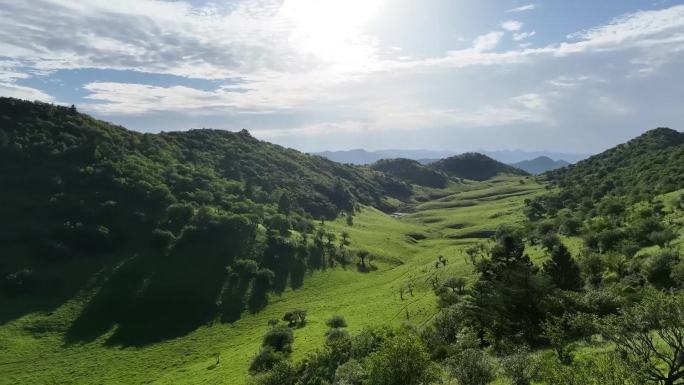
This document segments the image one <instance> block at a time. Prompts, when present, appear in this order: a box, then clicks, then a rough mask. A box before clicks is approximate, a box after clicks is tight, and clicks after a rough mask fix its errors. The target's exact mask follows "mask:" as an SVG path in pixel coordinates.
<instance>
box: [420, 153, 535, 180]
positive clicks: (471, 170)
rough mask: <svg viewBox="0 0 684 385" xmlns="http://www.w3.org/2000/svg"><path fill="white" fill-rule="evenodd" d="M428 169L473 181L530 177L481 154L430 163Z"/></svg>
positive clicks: (465, 155) (462, 155)
mask: <svg viewBox="0 0 684 385" xmlns="http://www.w3.org/2000/svg"><path fill="white" fill-rule="evenodd" d="M428 167H430V168H432V169H435V170H438V171H441V172H444V173H446V174H447V175H449V176H453V177H457V178H465V179H472V180H479V181H482V180H486V179H490V178H493V177H495V176H497V175H501V174H509V175H528V173H527V172H525V171H523V170H520V169H518V168H515V167H513V166H509V165H506V164H503V163H501V162H497V161H496V160H494V159H492V158H490V157H488V156H486V155H482V154H479V153H465V154H461V155H456V156H452V157H450V158H446V159H441V160H438V161H436V162H434V163H430V164H429V165H428Z"/></svg>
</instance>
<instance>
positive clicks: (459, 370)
mask: <svg viewBox="0 0 684 385" xmlns="http://www.w3.org/2000/svg"><path fill="white" fill-rule="evenodd" d="M447 365H448V367H449V372H450V373H451V375H452V376H453V377H454V378H456V380H458V383H459V385H487V384H489V383H490V382H492V381H494V379H495V378H496V375H495V371H494V365H493V364H492V362H491V360H490V359H489V357H488V356H487V355H486V354H485V353H484V352H483V351H481V350H479V349H466V350H463V351H461V352H460V353H458V354H456V355H455V356H454V357H452V358H451V359H449V360H448V361H447Z"/></svg>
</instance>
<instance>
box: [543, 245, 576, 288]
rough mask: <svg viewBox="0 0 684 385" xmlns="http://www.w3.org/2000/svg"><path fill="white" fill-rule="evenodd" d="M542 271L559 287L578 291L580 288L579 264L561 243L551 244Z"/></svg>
mask: <svg viewBox="0 0 684 385" xmlns="http://www.w3.org/2000/svg"><path fill="white" fill-rule="evenodd" d="M543 271H544V274H546V275H547V276H548V277H549V278H550V279H551V281H552V282H553V283H554V285H556V287H558V288H559V289H562V290H572V291H579V290H580V289H581V288H582V276H581V273H580V268H579V265H577V262H575V260H574V259H573V258H572V255H570V252H569V251H568V248H567V247H566V246H565V245H564V244H562V243H558V244H556V245H555V246H553V248H552V249H551V258H550V259H549V260H548V261H546V262H544V265H543Z"/></svg>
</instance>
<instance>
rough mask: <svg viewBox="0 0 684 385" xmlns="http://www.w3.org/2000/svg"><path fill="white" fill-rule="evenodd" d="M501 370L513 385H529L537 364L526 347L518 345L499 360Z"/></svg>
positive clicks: (537, 366)
mask: <svg viewBox="0 0 684 385" xmlns="http://www.w3.org/2000/svg"><path fill="white" fill-rule="evenodd" d="M501 369H502V370H503V373H504V375H505V376H506V377H508V379H509V380H510V381H511V382H512V384H513V385H530V383H531V382H532V379H533V378H534V376H535V375H536V374H537V371H538V369H539V362H538V360H536V359H535V358H534V357H533V356H532V355H531V354H530V348H529V347H528V346H527V345H518V346H516V347H515V348H514V350H513V352H512V353H511V354H509V355H507V356H505V357H503V358H502V359H501Z"/></svg>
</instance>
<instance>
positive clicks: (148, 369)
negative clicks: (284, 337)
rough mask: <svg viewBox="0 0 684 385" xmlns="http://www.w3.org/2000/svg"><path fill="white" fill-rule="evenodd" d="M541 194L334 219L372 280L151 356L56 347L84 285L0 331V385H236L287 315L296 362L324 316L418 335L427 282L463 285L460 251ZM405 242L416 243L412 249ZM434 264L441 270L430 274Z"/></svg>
mask: <svg viewBox="0 0 684 385" xmlns="http://www.w3.org/2000/svg"><path fill="white" fill-rule="evenodd" d="M521 180H522V181H524V182H525V184H520V181H521ZM542 191H543V189H542V186H541V185H539V184H538V183H537V182H535V181H534V179H531V178H528V179H525V178H518V177H501V178H498V179H494V180H492V181H487V182H470V183H469V184H466V185H454V186H451V187H450V188H447V189H444V190H435V191H431V192H430V193H426V195H427V196H429V195H430V194H434V195H435V199H433V200H428V201H425V202H420V203H418V202H416V203H414V204H410V205H409V206H407V207H405V208H403V209H402V210H406V211H408V212H409V214H408V215H407V216H405V217H403V218H401V219H396V218H393V217H392V216H391V215H388V214H385V213H382V212H381V211H378V210H377V209H374V208H372V207H368V206H366V207H363V208H361V209H360V211H359V212H358V213H357V214H356V215H355V217H354V224H353V225H352V226H348V225H347V224H346V222H345V220H344V219H343V218H339V219H337V220H336V221H334V222H327V223H326V227H327V228H329V229H330V230H332V231H334V232H336V233H337V234H341V233H342V232H348V233H349V235H350V239H351V245H350V248H352V249H364V250H368V251H370V252H371V253H372V254H373V255H374V256H376V258H375V259H374V260H373V261H372V262H371V263H372V264H373V265H375V266H376V267H377V270H374V271H371V272H368V273H360V272H358V271H357V269H356V266H351V267H347V268H342V267H335V268H330V269H327V270H325V271H317V272H313V273H312V274H310V275H309V276H307V278H306V279H305V282H304V285H303V286H302V287H301V288H299V289H297V290H292V289H288V290H286V291H285V292H283V293H282V294H281V295H275V294H272V298H271V301H270V303H269V305H268V306H267V307H266V309H264V310H263V311H261V312H259V313H257V314H252V315H245V316H244V317H243V318H241V319H240V320H238V321H236V322H234V323H233V324H221V323H216V324H213V325H210V326H203V327H200V328H198V329H197V330H196V331H194V332H192V333H191V334H189V335H187V336H184V337H180V338H178V339H174V340H170V341H165V342H162V343H159V344H156V345H153V346H148V347H141V348H134V347H126V348H122V347H116V346H108V345H107V344H106V338H107V335H104V336H103V337H101V338H100V339H98V340H95V341H93V342H90V343H86V344H70V345H65V343H64V340H63V338H64V334H65V333H66V331H67V329H68V326H69V325H70V323H71V322H73V321H74V320H75V319H76V317H77V316H78V314H79V312H80V311H81V310H82V309H83V306H84V305H85V303H86V302H87V301H88V299H89V298H90V296H91V295H92V292H93V291H97V289H98V288H97V284H96V283H95V282H93V286H91V287H86V288H84V289H83V290H82V292H80V293H79V294H78V295H77V296H76V297H75V298H73V299H71V300H70V301H68V302H67V303H65V304H64V305H62V306H60V307H59V308H57V309H56V310H55V311H53V312H51V313H50V314H45V313H35V314H30V315H27V316H25V317H22V318H19V319H17V320H14V321H11V322H8V323H6V324H4V325H2V326H0V340H1V341H3V349H1V350H0V363H2V366H1V367H0V372H2V373H3V376H2V377H3V378H2V379H1V380H0V383H2V384H8V385H10V384H17V383H21V384H48V383H55V384H57V383H59V384H65V383H71V382H72V381H73V379H74V378H78V379H79V380H78V381H77V383H102V384H119V383H153V384H165V383H175V384H184V383H203V384H225V383H230V384H236V385H237V384H245V383H246V382H247V371H246V368H247V366H248V365H249V362H250V360H251V359H252V357H253V356H254V355H255V354H256V352H257V351H258V349H259V345H260V339H261V336H262V335H263V333H264V332H265V331H266V330H267V328H268V320H269V319H279V318H280V317H282V315H283V314H284V313H285V312H286V311H288V310H290V309H292V308H305V309H307V311H308V317H307V325H306V326H305V327H303V328H301V329H297V330H296V331H295V344H294V349H293V350H294V352H295V353H294V358H296V359H297V358H303V357H304V356H305V355H306V354H307V353H310V352H312V351H313V350H314V349H315V348H316V347H317V346H318V345H320V344H322V343H323V341H324V333H325V330H326V326H325V324H324V320H325V319H326V318H328V317H329V316H330V315H332V314H342V315H344V316H345V318H346V319H347V322H348V323H349V329H350V331H352V332H355V331H359V330H361V329H363V328H364V327H368V326H373V325H384V324H393V325H401V324H402V322H404V321H405V320H407V316H406V312H407V311H408V314H409V317H408V320H409V321H410V322H412V323H415V324H416V325H425V324H426V323H427V322H428V321H430V320H431V319H432V318H433V316H434V315H435V313H436V308H435V302H436V297H435V295H434V293H433V291H432V288H431V286H430V283H429V278H430V277H432V276H434V275H435V274H437V275H438V276H441V277H446V276H448V275H450V274H455V275H459V276H465V277H472V268H471V266H469V263H468V262H467V261H466V259H465V254H464V249H465V248H466V247H467V246H468V245H472V244H474V243H477V242H481V241H484V240H486V238H487V237H488V236H487V235H477V234H478V233H483V232H484V234H487V233H486V231H494V230H496V228H497V227H498V226H499V225H501V224H504V223H519V222H521V221H522V220H523V216H522V214H521V209H522V207H523V204H524V203H523V200H524V199H525V198H531V197H533V196H535V195H538V194H539V193H541V192H542ZM411 234H421V235H422V236H424V238H423V239H420V240H414V239H413V238H412V237H411ZM473 234H475V235H473ZM422 236H421V238H422ZM471 236H472V237H471ZM475 236H476V237H475ZM439 255H442V256H444V257H445V258H447V259H448V261H449V262H448V264H447V266H446V267H440V268H438V269H435V262H436V261H437V257H438V256H439ZM409 282H415V290H414V293H413V295H411V294H409V292H408V290H407V291H406V294H405V299H404V300H401V299H400V295H399V290H400V289H401V288H402V287H406V285H407V284H408V283H409ZM216 353H220V363H219V364H218V365H214V363H215V354H216ZM227 379H231V380H230V381H228V380H227Z"/></svg>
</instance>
